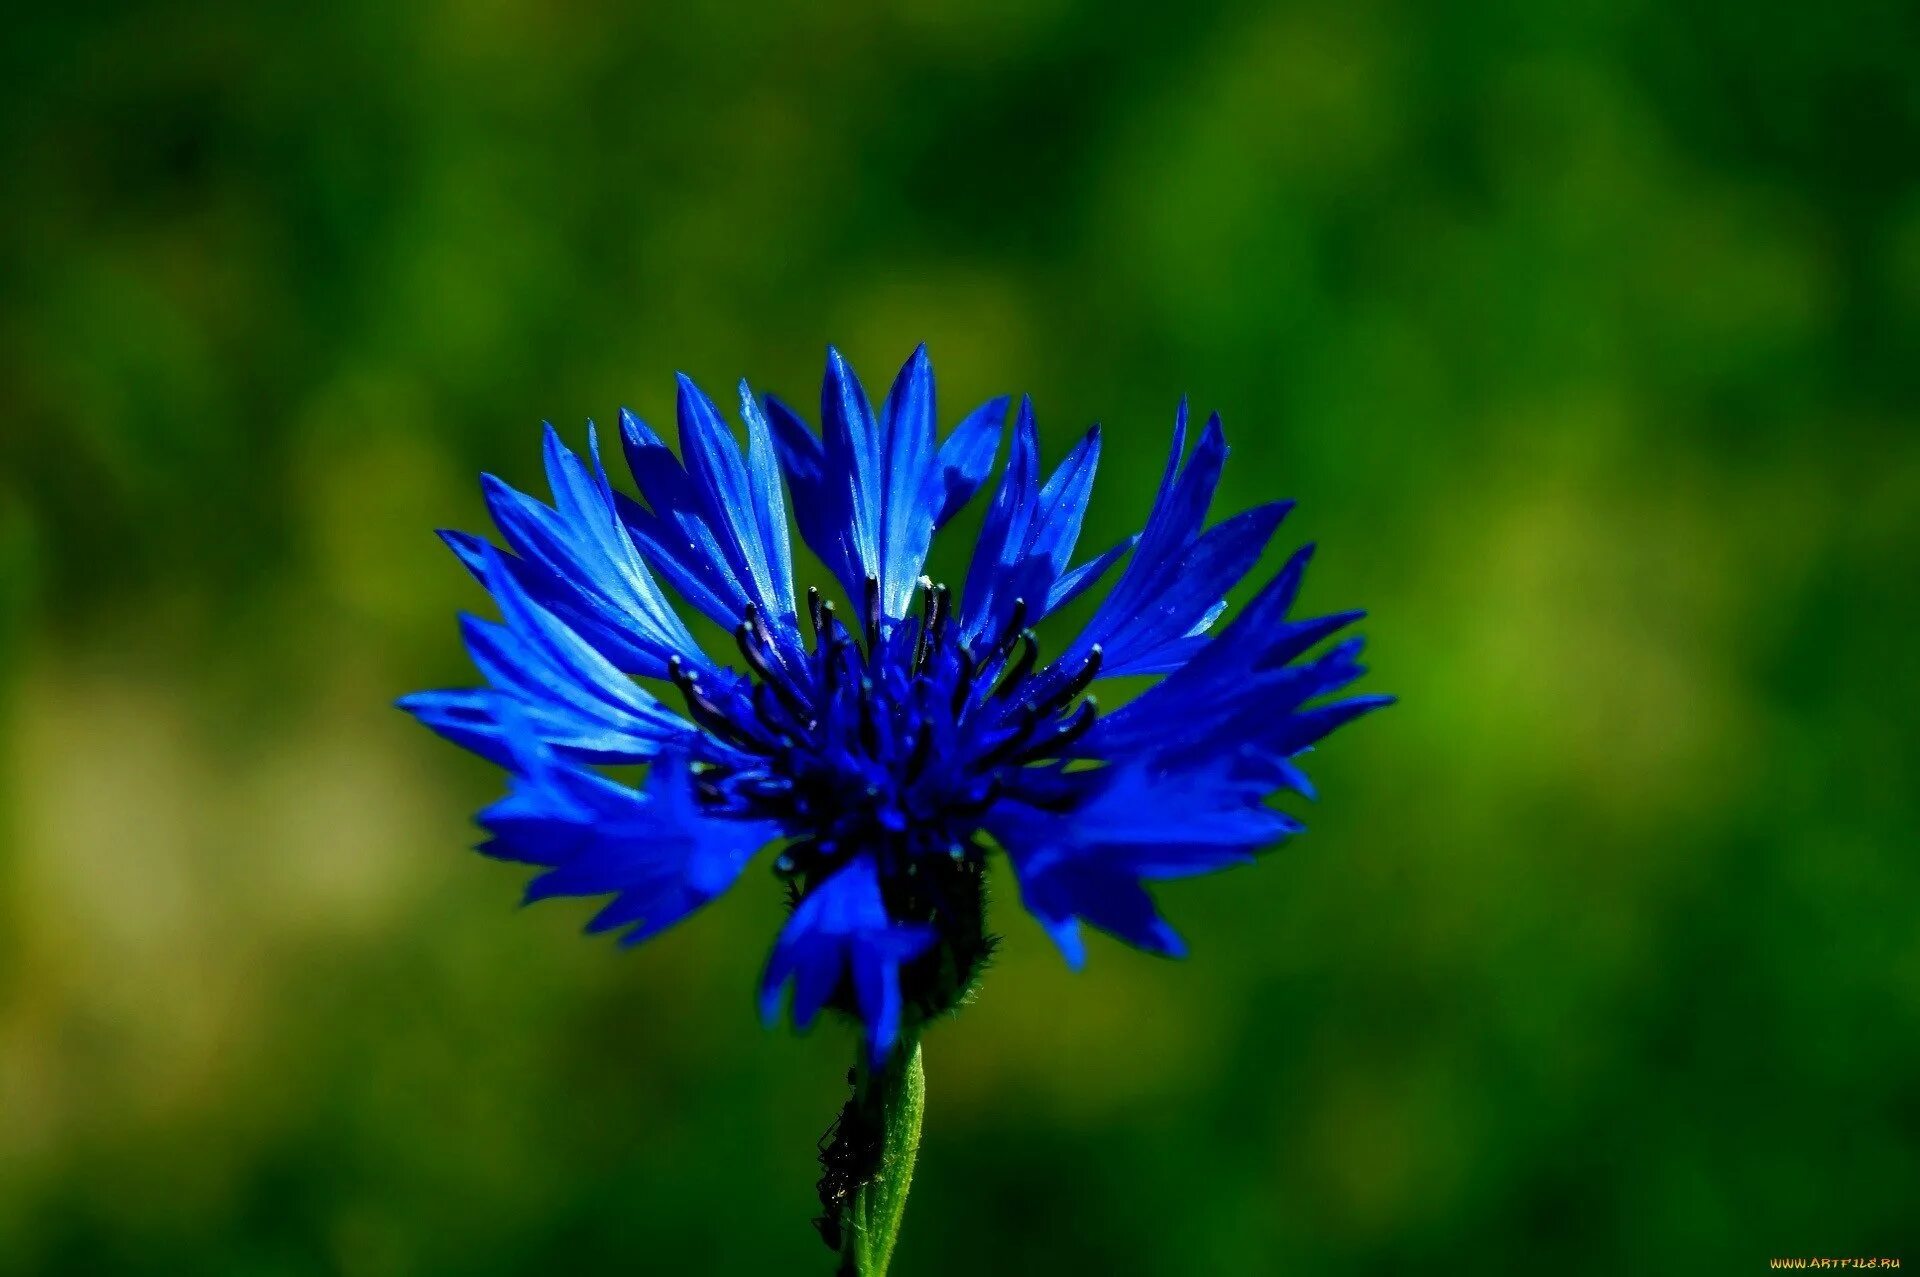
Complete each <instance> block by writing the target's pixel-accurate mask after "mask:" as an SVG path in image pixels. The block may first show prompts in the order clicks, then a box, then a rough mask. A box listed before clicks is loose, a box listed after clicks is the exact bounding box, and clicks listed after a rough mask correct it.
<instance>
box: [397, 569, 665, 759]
mask: <svg viewBox="0 0 1920 1277" xmlns="http://www.w3.org/2000/svg"><path fill="white" fill-rule="evenodd" d="M482 555H483V560H484V577H485V580H486V584H487V588H488V589H489V590H490V591H491V593H492V594H493V597H494V600H495V601H496V602H497V603H498V604H499V605H500V613H501V617H502V621H501V622H500V623H495V622H491V621H483V620H481V619H480V618H478V617H473V616H464V617H462V618H461V628H462V631H463V633H464V634H465V636H466V639H467V649H468V651H469V653H470V654H471V655H472V657H473V661H474V664H475V666H476V667H477V668H478V669H479V670H480V672H481V674H482V676H484V677H485V678H486V680H487V682H488V683H489V685H490V686H491V687H493V688H494V689H495V690H496V691H498V692H500V693H502V694H504V697H505V698H506V699H508V700H511V701H513V702H515V703H516V704H517V705H519V706H520V707H521V709H522V712H523V713H524V714H525V715H526V716H527V718H528V720H529V721H530V722H531V723H532V725H533V727H534V729H535V730H537V731H538V732H539V733H540V735H541V736H542V738H543V739H545V740H546V741H547V742H549V743H550V744H552V745H553V746H555V747H556V748H559V749H562V750H564V751H566V752H569V753H571V754H573V755H575V756H577V757H585V758H593V759H599V760H603V761H610V762H638V761H641V760H644V759H647V758H651V757H653V755H654V754H656V753H658V752H659V751H660V749H661V748H662V747H664V746H665V745H666V744H668V743H669V742H671V741H673V740H675V739H678V738H680V737H682V736H685V735H687V734H688V733H690V732H692V731H693V728H692V725H691V724H689V723H687V722H686V721H685V720H684V719H682V718H681V717H680V716H679V715H677V714H675V713H674V712H673V711H671V710H669V709H668V708H667V707H666V706H664V705H662V704H661V703H660V702H659V701H658V700H656V699H655V698H654V697H653V696H652V695H650V694H649V693H648V692H646V691H645V690H644V689H643V688H641V687H640V686H639V685H637V684H636V683H634V682H633V681H632V680H631V679H629V678H628V677H627V676H626V675H624V674H622V673H621V672H620V671H619V670H618V669H616V668H615V667H614V666H613V665H612V664H611V663H610V662H609V661H608V660H607V659H606V657H604V656H602V655H601V654H600V653H599V652H597V651H595V650H594V649H593V647H592V646H591V645H590V644H588V643H587V642H586V641H585V640H584V639H582V638H581V637H580V636H579V635H577V634H575V633H574V632H573V631H572V630H570V629H568V628H567V627H566V626H565V625H564V624H562V623H561V622H560V621H559V620H557V619H556V618H555V617H554V616H553V615H552V614H551V613H548V612H546V611H545V610H543V609H542V608H540V607H539V606H537V605H536V604H535V603H534V602H533V600H532V599H530V598H529V597H528V596H527V594H526V592H525V591H524V590H523V589H522V588H521V586H520V583H519V582H518V581H517V580H515V579H514V576H513V574H512V573H511V572H510V571H509V570H508V567H507V564H506V561H505V558H504V556H502V555H501V554H500V553H499V552H498V551H496V550H494V549H493V548H492V547H491V546H486V547H483V550H482ZM497 704H498V701H497V700H495V701H474V702H470V703H467V704H465V705H463V706H461V707H460V708H461V709H463V710H464V711H466V712H467V714H468V715H469V716H472V715H476V714H480V713H485V712H487V711H488V710H489V709H490V708H493V707H497ZM408 708H416V706H415V705H409V706H408ZM419 708H425V709H427V710H428V711H429V713H430V714H436V715H437V714H438V713H439V712H440V711H443V710H445V709H446V708H448V706H447V704H446V703H445V702H438V703H436V702H431V701H429V702H426V703H424V705H422V706H419ZM423 721H427V722H428V725H429V726H432V727H435V729H436V730H440V723H439V722H436V721H435V719H433V718H429V717H426V716H423ZM442 721H444V720H442ZM497 730H498V729H497V725H496V726H494V727H492V728H483V727H481V726H480V725H479V724H478V723H477V722H468V723H466V724H464V725H463V731H464V732H465V734H466V735H467V736H468V738H469V740H471V739H472V738H473V737H474V735H475V734H477V733H484V734H487V735H493V734H497ZM463 743H467V742H465V741H463ZM483 752H486V751H483ZM489 756H491V754H490V755H489Z"/></svg>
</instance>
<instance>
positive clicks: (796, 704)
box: [733, 603, 807, 719]
mask: <svg viewBox="0 0 1920 1277" xmlns="http://www.w3.org/2000/svg"><path fill="white" fill-rule="evenodd" d="M733 641H734V642H735V643H736V644H738V645H739V648H740V655H742V656H744V657H745V658H746V660H747V664H748V665H751V666H752V667H753V672H754V673H756V674H758V675H759V676H760V683H759V686H761V687H771V688H772V689H773V694H774V695H775V696H777V697H779V698H780V703H781V704H782V705H784V706H786V707H787V712H788V713H790V714H791V715H793V717H795V718H797V719H804V718H806V716H807V707H806V705H805V704H804V703H803V702H802V701H801V700H800V698H799V696H798V695H797V694H796V693H795V692H794V690H793V686H792V684H790V683H789V682H788V681H787V672H786V671H785V670H783V669H781V668H779V667H778V666H776V665H774V664H773V662H772V661H770V660H769V659H768V655H769V654H770V653H771V652H772V651H773V650H774V648H773V635H772V634H771V633H770V632H769V631H768V629H767V623H766V620H765V619H764V618H763V617H761V615H760V609H759V608H757V607H755V606H754V605H753V604H751V603H749V604H747V608H746V619H745V620H743V621H741V622H740V624H739V625H738V626H737V627H736V628H735V629H734V631H733Z"/></svg>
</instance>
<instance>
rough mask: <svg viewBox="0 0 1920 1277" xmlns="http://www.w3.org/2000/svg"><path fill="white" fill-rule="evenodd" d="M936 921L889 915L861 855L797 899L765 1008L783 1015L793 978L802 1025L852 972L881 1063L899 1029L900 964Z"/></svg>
mask: <svg viewBox="0 0 1920 1277" xmlns="http://www.w3.org/2000/svg"><path fill="white" fill-rule="evenodd" d="M935 938H936V937H935V933H934V930H933V929H932V928H931V927H926V926H917V925H905V924H899V923H895V922H893V921H891V920H890V919H889V918H888V916H887V910H886V905H885V903H884V901H883V900H882V899H881V895H880V878H879V871H878V870H877V868H876V867H875V865H874V863H873V860H872V859H871V858H870V857H867V856H858V857H855V858H854V859H853V860H852V861H850V862H849V863H848V864H847V865H846V866H845V867H843V868H841V869H840V870H839V871H838V872H836V873H835V874H834V875H833V876H832V877H830V878H828V879H827V880H826V881H824V882H822V883H819V884H817V885H815V886H813V887H812V888H811V889H810V890H809V891H808V892H807V894H806V896H805V897H804V898H802V899H801V901H800V903H799V904H798V905H796V906H794V910H793V914H792V916H791V917H789V918H788V919H787V925H786V926H785V927H784V928H782V929H781V932H780V939H779V942H778V943H776V944H775V945H774V949H773V954H772V956H771V957H770V958H769V959H768V960H767V970H766V974H765V975H764V976H763V977H762V979H761V981H760V1014H761V1017H762V1018H763V1019H765V1020H766V1021H767V1022H768V1023H772V1022H773V1021H774V1020H775V1019H777V1018H778V1017H779V1015H780V995H781V992H782V991H783V990H784V989H785V988H786V986H787V984H788V983H789V982H791V983H792V984H793V986H794V996H793V1018H794V1023H795V1024H796V1025H798V1026H800V1027H802V1028H804V1027H805V1026H806V1025H807V1024H809V1023H811V1022H812V1020H813V1017H814V1016H815V1015H816V1014H817V1013H818V1012H819V1010H820V1008H821V1006H823V1005H824V1004H825V1003H826V1001H827V1000H828V999H829V998H831V997H832V996H833V993H834V990H835V989H837V988H839V987H840V985H841V982H842V980H843V979H847V978H850V979H851V980H852V982H853V984H852V987H853V992H854V997H855V1001H856V1003H857V1005H858V1006H859V1008H860V1016H861V1020H862V1021H863V1022H864V1023H865V1025H866V1031H867V1049H868V1053H869V1056H870V1057H871V1059H872V1060H873V1062H874V1063H875V1064H878V1063H879V1062H881V1061H882V1060H884V1059H885V1058H886V1055H887V1052H888V1051H889V1050H891V1049H892V1047H893V1043H894V1040H895V1039H896V1038H897V1037H898V1035H899V1030H900V964H901V963H903V962H910V961H912V960H913V959H914V958H916V957H918V956H920V954H922V953H924V952H926V950H927V949H928V947H929V946H931V945H932V944H933V942H934V939H935Z"/></svg>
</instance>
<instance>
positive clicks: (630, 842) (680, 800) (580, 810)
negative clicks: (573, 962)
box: [480, 712, 779, 943]
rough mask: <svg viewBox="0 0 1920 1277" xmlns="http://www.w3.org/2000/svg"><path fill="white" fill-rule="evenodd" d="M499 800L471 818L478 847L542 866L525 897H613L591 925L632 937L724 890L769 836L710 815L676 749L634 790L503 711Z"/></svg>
mask: <svg viewBox="0 0 1920 1277" xmlns="http://www.w3.org/2000/svg"><path fill="white" fill-rule="evenodd" d="M504 739H505V741H506V743H507V748H508V752H509V754H510V756H511V761H510V763H509V766H510V768H511V773H512V774H511V778H510V781H511V785H510V790H509V793H508V796H507V797H506V798H504V799H502V800H501V801H500V802H497V803H495V804H494V805H493V806H492V807H489V808H487V809H486V810H485V811H483V812H482V813H481V814H480V823H481V824H482V825H483V826H484V827H485V828H486V829H487V830H488V832H490V833H491V834H493V841H492V842H491V843H489V844H488V845H487V847H486V848H485V850H486V851H487V852H488V853H489V854H491V855H495V856H499V857H501V858H504V859H511V860H518V861H522V862H525V863H529V864H536V865H542V866H546V872H545V873H543V874H541V875H540V876H539V877H537V878H535V879H534V880H533V882H532V883H531V884H530V885H529V886H528V889H527V900H528V902H529V903H531V902H532V901H535V900H542V899H547V898H550V897H553V896H563V895H565V896H604V895H612V896H613V897H614V899H613V900H612V901H611V902H610V903H609V904H608V905H607V906H606V907H605V908H603V909H602V910H601V911H600V912H599V913H598V914H597V915H596V916H595V917H594V918H593V920H592V921H591V922H589V923H588V929H589V930H590V931H606V930H611V929H615V928H620V927H630V928H632V930H630V931H628V933H627V935H626V936H625V937H624V941H625V942H626V943H634V942H637V941H639V940H641V939H644V938H645V937H647V936H650V935H654V934H657V933H658V932H659V931H661V930H662V929H663V928H665V927H668V926H671V925H672V924H673V923H675V922H677V921H679V920H680V919H681V918H684V917H686V916H687V915H688V914H689V913H692V912H693V911H694V910H695V909H698V908H699V907H700V906H701V905H703V904H706V903H707V902H708V901H710V900H712V899H713V898H715V897H716V896H718V895H720V894H721V893H722V892H724V891H725V890H726V889H727V888H728V887H730V886H732V885H733V883H734V881H735V880H736V879H737V878H738V877H739V875H740V871H741V869H742V868H743V867H744V866H745V865H746V862H747V861H748V860H749V859H750V858H751V857H752V855H753V853H754V852H755V851H756V850H758V849H759V848H760V847H761V846H764V845H765V844H766V843H767V842H768V841H769V840H770V839H772V838H773V837H775V836H776V835H777V834H778V832H779V831H778V828H777V827H776V826H774V825H771V824H769V823H768V822H765V821H754V820H734V819H726V818H721V817H716V816H714V815H712V814H710V813H708V812H706V811H705V810H703V809H702V808H701V807H700V805H699V803H698V801H697V800H696V798H695V797H694V793H693V778H692V772H691V769H690V767H689V765H688V760H687V759H686V757H685V756H684V755H683V754H680V753H678V752H677V751H675V752H669V753H666V754H662V755H661V756H660V758H659V759H658V760H657V761H656V762H655V763H654V766H653V768H652V770H651V772H650V774H649V776H648V780H647V789H646V791H645V792H644V793H643V792H641V791H639V790H635V789H631V788H628V787H627V786H625V785H621V784H619V783H617V782H615V781H612V780H609V779H608V778H606V777H604V776H601V775H598V774H597V773H594V772H589V771H583V770H580V769H578V768H573V767H569V766H568V765H566V764H565V763H563V762H561V761H560V760H559V759H557V758H556V757H554V756H553V755H552V754H551V753H550V752H549V751H548V750H547V749H546V747H545V745H544V744H543V743H542V742H541V741H540V739H539V737H538V734H537V733H535V732H534V731H533V730H532V728H531V725H530V724H529V723H527V722H525V721H523V720H522V719H520V717H519V716H518V715H517V714H515V713H512V712H509V713H508V714H507V716H506V721H505V724H504Z"/></svg>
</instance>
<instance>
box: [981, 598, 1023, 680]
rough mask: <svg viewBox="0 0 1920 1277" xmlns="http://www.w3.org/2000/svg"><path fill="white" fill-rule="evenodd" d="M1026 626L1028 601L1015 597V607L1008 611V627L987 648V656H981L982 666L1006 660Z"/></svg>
mask: <svg viewBox="0 0 1920 1277" xmlns="http://www.w3.org/2000/svg"><path fill="white" fill-rule="evenodd" d="M1026 628H1027V601H1026V600H1025V599H1024V598H1020V599H1015V600H1014V601H1013V607H1012V608H1011V609H1009V611H1008V615H1007V627H1006V628H1005V629H1003V630H1001V631H1000V637H999V638H998V639H995V640H994V644H993V646H992V647H990V648H988V649H987V654H986V656H984V657H982V658H981V661H980V665H981V668H983V669H984V668H985V667H987V666H989V665H998V664H999V663H1000V662H1001V661H1003V660H1005V659H1006V657H1007V653H1009V652H1011V651H1013V645H1014V644H1015V643H1017V642H1019V641H1020V635H1021V634H1022V633H1023V632H1024V631H1025V630H1026Z"/></svg>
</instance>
